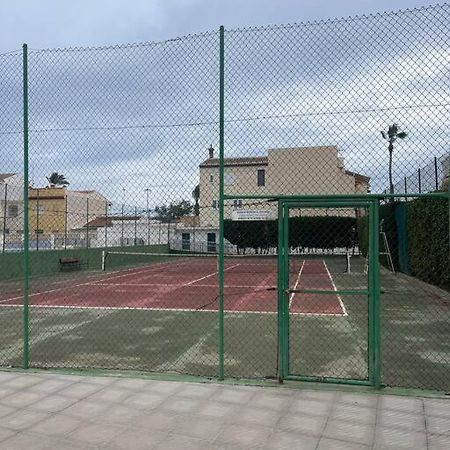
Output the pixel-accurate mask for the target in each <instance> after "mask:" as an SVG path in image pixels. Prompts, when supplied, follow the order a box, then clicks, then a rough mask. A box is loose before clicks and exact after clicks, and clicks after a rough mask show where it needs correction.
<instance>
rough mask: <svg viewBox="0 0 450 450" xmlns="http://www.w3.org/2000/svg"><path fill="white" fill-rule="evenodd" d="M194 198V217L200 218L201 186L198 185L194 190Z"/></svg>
mask: <svg viewBox="0 0 450 450" xmlns="http://www.w3.org/2000/svg"><path fill="white" fill-rule="evenodd" d="M192 197H193V199H194V201H195V205H194V215H196V216H199V215H200V205H199V204H198V201H199V200H200V185H199V184H197V186H195V188H194V190H193V191H192Z"/></svg>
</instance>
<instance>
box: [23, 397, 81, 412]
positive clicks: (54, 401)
mask: <svg viewBox="0 0 450 450" xmlns="http://www.w3.org/2000/svg"><path fill="white" fill-rule="evenodd" d="M77 401H78V400H77V399H76V398H70V397H63V396H62V395H49V396H48V397H45V398H43V399H42V400H40V401H38V402H35V403H33V404H32V405H30V406H29V407H28V408H29V409H32V410H34V411H43V412H57V411H61V410H63V409H65V408H68V407H69V406H71V405H73V404H74V403H76V402H77Z"/></svg>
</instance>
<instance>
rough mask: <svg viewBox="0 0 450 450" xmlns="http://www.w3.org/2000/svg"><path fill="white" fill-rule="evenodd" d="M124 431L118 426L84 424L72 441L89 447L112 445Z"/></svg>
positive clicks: (74, 433) (72, 437) (74, 432)
mask: <svg viewBox="0 0 450 450" xmlns="http://www.w3.org/2000/svg"><path fill="white" fill-rule="evenodd" d="M123 432H124V430H123V429H122V428H120V427H118V426H116V425H106V424H98V423H89V424H83V425H81V426H80V427H79V428H77V429H76V430H74V431H73V432H72V433H70V436H69V438H70V440H71V441H75V442H76V441H79V442H83V443H85V444H88V445H100V444H108V443H110V442H111V441H112V440H113V439H114V438H115V437H116V436H118V435H119V434H121V433H123Z"/></svg>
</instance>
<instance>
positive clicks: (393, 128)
mask: <svg viewBox="0 0 450 450" xmlns="http://www.w3.org/2000/svg"><path fill="white" fill-rule="evenodd" d="M381 136H383V139H386V140H387V141H388V143H389V144H388V150H389V193H390V194H393V193H394V183H393V181H392V154H393V152H394V142H395V141H396V140H397V139H405V137H406V136H407V133H406V132H405V131H400V128H399V126H398V125H397V124H396V123H394V124H392V125H390V126H389V128H388V131H387V133H386V132H385V131H382V132H381Z"/></svg>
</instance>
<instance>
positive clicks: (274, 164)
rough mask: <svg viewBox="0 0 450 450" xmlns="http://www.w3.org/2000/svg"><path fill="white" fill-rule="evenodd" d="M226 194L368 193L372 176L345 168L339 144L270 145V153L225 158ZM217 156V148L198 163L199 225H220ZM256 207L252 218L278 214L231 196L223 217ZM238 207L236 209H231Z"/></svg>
mask: <svg viewBox="0 0 450 450" xmlns="http://www.w3.org/2000/svg"><path fill="white" fill-rule="evenodd" d="M224 169H225V173H224V184H225V193H226V194H227V195H236V197H238V196H239V195H262V196H268V197H269V196H271V195H307V194H309V195H319V194H322V195H326V194H356V193H357V194H361V193H367V192H368V191H369V187H370V178H369V177H368V176H365V175H361V174H358V173H355V172H351V171H349V170H347V169H346V168H345V166H344V161H343V158H342V157H341V156H340V155H339V150H338V148H337V146H334V145H333V146H322V147H295V148H273V149H269V150H268V152H267V156H258V157H245V156H243V157H233V158H225V161H224ZM218 200H219V160H218V158H216V157H215V156H214V149H213V148H210V149H209V158H208V159H207V160H205V161H203V162H202V163H201V164H200V203H199V204H200V224H201V225H202V226H213V227H214V226H217V225H218V207H219V201H218ZM239 210H242V212H245V211H247V212H248V211H253V212H254V213H255V214H254V215H253V217H258V216H259V217H261V218H268V219H270V218H275V217H276V205H275V204H269V203H266V202H262V203H261V204H258V202H255V201H254V200H240V199H239V198H236V199H235V200H233V201H227V202H226V204H225V218H226V219H230V218H232V217H233V216H236V214H239ZM233 212H234V213H233Z"/></svg>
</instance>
